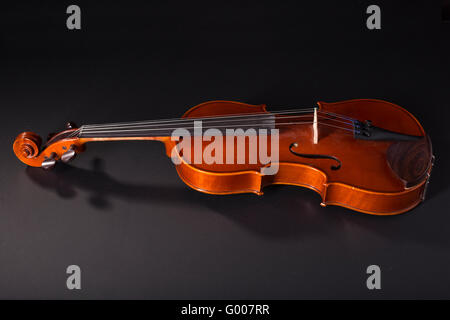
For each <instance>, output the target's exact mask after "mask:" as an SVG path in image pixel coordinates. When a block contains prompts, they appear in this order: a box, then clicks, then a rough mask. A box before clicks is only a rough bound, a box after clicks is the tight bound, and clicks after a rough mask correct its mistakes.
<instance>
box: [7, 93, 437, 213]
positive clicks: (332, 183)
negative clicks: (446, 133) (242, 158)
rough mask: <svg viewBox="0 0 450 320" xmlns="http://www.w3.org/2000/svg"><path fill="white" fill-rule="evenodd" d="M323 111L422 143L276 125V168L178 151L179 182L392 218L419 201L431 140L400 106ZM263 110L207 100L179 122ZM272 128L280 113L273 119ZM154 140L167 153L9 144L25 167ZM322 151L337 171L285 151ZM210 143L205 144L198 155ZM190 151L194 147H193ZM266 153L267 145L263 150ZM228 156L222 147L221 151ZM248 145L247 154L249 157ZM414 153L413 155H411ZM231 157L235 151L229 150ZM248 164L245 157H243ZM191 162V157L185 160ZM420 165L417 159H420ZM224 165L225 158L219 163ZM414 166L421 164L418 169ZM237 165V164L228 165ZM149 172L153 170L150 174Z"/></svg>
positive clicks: (28, 138) (23, 138)
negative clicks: (293, 189) (295, 194)
mask: <svg viewBox="0 0 450 320" xmlns="http://www.w3.org/2000/svg"><path fill="white" fill-rule="evenodd" d="M318 107H319V109H320V110H322V111H329V112H333V113H337V114H342V115H346V116H348V117H351V118H355V119H358V120H361V121H364V120H367V119H370V120H372V122H373V124H374V125H375V126H378V127H381V128H384V129H387V130H391V131H395V132H398V133H403V134H408V135H415V136H423V137H424V139H423V140H422V142H421V145H420V146H419V144H418V145H412V144H411V143H409V144H403V143H398V142H397V143H396V144H395V142H392V141H367V140H358V139H355V138H354V136H353V135H352V134H348V132H346V131H344V130H341V129H339V128H333V127H327V126H319V143H318V144H314V143H313V136H312V135H313V130H312V125H311V124H297V125H290V126H279V129H280V139H279V170H278V172H277V174H275V175H263V174H261V170H260V169H261V164H260V163H255V164H209V165H208V164H205V163H202V164H190V163H188V161H186V160H187V159H186V158H184V157H185V156H184V155H180V154H178V155H177V156H178V157H179V159H180V160H181V164H179V165H177V166H176V169H177V172H178V174H179V176H180V177H181V179H182V180H183V181H184V182H185V183H186V184H187V185H189V186H190V187H192V188H194V189H196V190H198V191H201V192H205V193H211V194H234V193H245V192H253V193H256V194H259V195H261V194H262V193H263V188H264V187H265V186H267V185H271V184H288V185H297V186H302V187H306V188H309V189H311V190H314V191H315V192H317V193H318V194H319V195H320V196H321V197H322V205H323V206H326V205H339V206H343V207H347V208H349V209H352V210H357V211H361V212H365V213H371V214H377V215H391V214H398V213H402V212H405V211H408V210H410V209H411V208H413V207H415V206H416V205H417V204H419V203H420V202H421V201H422V197H423V194H424V188H425V185H426V182H427V178H428V176H429V172H430V170H431V163H432V152H431V143H430V141H429V139H428V138H425V137H426V134H425V132H424V130H423V128H422V126H421V125H420V123H419V122H418V121H417V120H416V119H415V118H414V116H412V115H411V114H410V113H409V112H407V111H406V110H405V109H403V108H401V107H399V106H397V105H395V104H392V103H389V102H386V101H381V100H370V99H360V100H350V101H344V102H338V103H324V102H319V103H318ZM255 112H257V113H265V112H267V111H266V107H265V106H264V105H258V106H255V105H249V104H244V103H239V102H230V101H212V102H207V103H203V104H200V105H198V106H195V107H193V108H191V109H190V110H189V111H187V112H186V113H185V115H184V118H198V117H211V116H223V115H235V114H247V113H255ZM275 120H276V123H280V122H282V120H283V119H282V116H276V119H275ZM111 140H158V141H161V142H163V143H164V144H165V146H166V153H167V155H168V156H171V152H172V149H173V148H174V147H175V146H176V144H175V143H176V142H174V141H172V140H171V139H170V137H127V138H124V137H122V138H121V137H115V138H107V137H105V138H101V137H96V138H64V139H60V140H58V138H57V137H54V138H53V142H52V141H50V142H51V143H49V144H48V145H47V146H46V148H44V150H42V151H41V152H40V153H39V144H40V138H39V137H38V136H37V135H36V134H34V133H31V132H26V133H23V134H21V135H19V136H18V137H17V138H16V141H15V143H14V152H15V154H16V155H17V157H18V158H19V159H20V160H22V161H23V162H24V163H26V164H28V165H30V166H40V165H41V163H42V161H43V160H44V159H45V158H47V157H50V156H52V157H54V158H55V159H59V158H60V157H61V155H62V154H63V153H64V152H65V150H67V149H68V148H70V147H72V148H75V150H76V152H77V153H79V152H82V151H83V150H84V145H85V143H87V142H92V141H111ZM294 142H295V143H297V145H298V147H297V148H296V151H298V152H299V153H308V154H327V155H332V156H334V157H337V158H339V159H340V160H341V162H342V166H341V168H340V169H339V170H332V169H331V165H332V164H333V162H332V160H329V159H307V158H301V157H298V156H296V155H294V154H293V153H292V152H290V151H289V146H290V145H291V144H292V143H294ZM207 144H208V142H204V143H203V146H202V151H203V149H204V148H205V147H206V145H207ZM193 149H194V147H193V145H192V150H193ZM269 149H270V145H269ZM224 150H225V152H224V153H226V147H225V146H224ZM248 152H249V150H248V144H247V146H246V154H247V155H248ZM414 152H415V153H414ZM235 157H236V153H235ZM247 159H248V157H247ZM191 160H192V159H191ZM418 160H420V161H418ZM224 162H225V161H224ZM418 162H420V165H419V164H418ZM234 163H236V161H235V162H234ZM150 170H151V169H150Z"/></svg>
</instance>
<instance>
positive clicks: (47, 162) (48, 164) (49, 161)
mask: <svg viewBox="0 0 450 320" xmlns="http://www.w3.org/2000/svg"><path fill="white" fill-rule="evenodd" d="M55 156H56V153H54V152H53V153H52V154H51V155H50V157H45V159H44V161H42V164H41V167H42V168H44V169H46V170H48V169H51V168H53V167H54V166H55V164H56V160H55Z"/></svg>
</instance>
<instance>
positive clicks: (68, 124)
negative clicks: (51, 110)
mask: <svg viewBox="0 0 450 320" xmlns="http://www.w3.org/2000/svg"><path fill="white" fill-rule="evenodd" d="M76 128H78V126H77V125H76V124H75V123H74V122H72V121H69V122H67V123H66V129H76Z"/></svg>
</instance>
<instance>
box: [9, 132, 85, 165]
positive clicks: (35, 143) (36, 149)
mask: <svg viewBox="0 0 450 320" xmlns="http://www.w3.org/2000/svg"><path fill="white" fill-rule="evenodd" d="M75 130H77V129H76V128H73V129H69V130H64V131H62V132H60V133H57V134H55V135H53V136H52V137H51V138H50V139H49V141H48V142H47V143H46V144H45V145H44V148H43V149H42V150H41V144H42V139H41V137H40V136H39V135H38V134H36V133H34V132H23V133H21V134H19V135H18V136H17V137H16V139H15V140H14V145H13V150H14V153H15V155H16V156H17V158H19V159H20V161H22V162H23V163H25V164H27V165H29V166H32V167H43V168H44V169H50V168H52V167H53V166H54V165H55V164H56V162H57V161H58V160H61V161H63V162H69V161H70V160H72V159H73V158H74V157H75V155H76V154H77V153H79V152H82V151H84V148H85V147H84V143H83V142H82V140H81V139H79V138H78V137H77V136H76V135H72V134H71V133H72V132H73V131H75Z"/></svg>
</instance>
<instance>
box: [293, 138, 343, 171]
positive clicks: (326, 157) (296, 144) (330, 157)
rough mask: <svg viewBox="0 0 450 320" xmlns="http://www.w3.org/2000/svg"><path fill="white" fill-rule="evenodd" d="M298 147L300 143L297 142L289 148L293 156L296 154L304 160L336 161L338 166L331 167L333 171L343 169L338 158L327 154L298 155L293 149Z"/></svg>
mask: <svg viewBox="0 0 450 320" xmlns="http://www.w3.org/2000/svg"><path fill="white" fill-rule="evenodd" d="M297 147H298V143H297V142H293V143H291V145H290V146H289V151H290V152H292V153H293V154H295V155H296V156H298V157H302V158H308V159H329V160H334V161H336V162H337V165H332V166H331V170H339V169H340V168H341V166H342V162H341V160H339V159H338V158H336V157H334V156H329V155H326V154H308V153H298V152H295V151H294V150H292V148H297Z"/></svg>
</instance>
